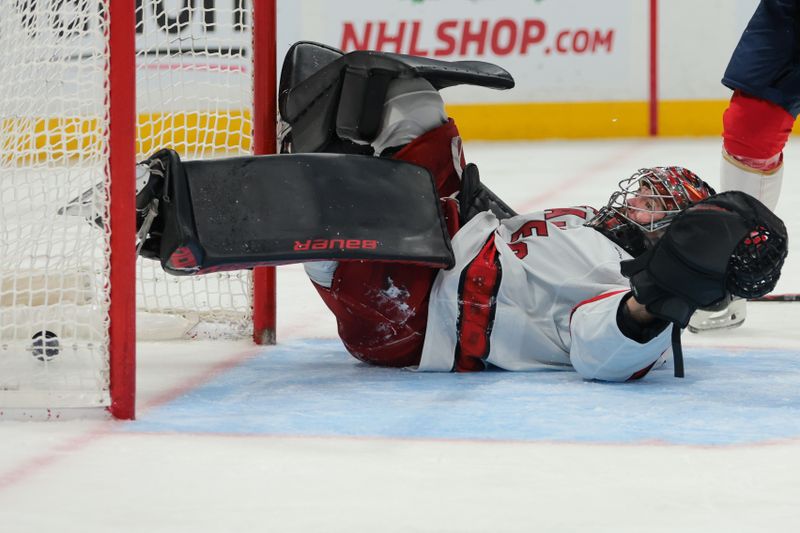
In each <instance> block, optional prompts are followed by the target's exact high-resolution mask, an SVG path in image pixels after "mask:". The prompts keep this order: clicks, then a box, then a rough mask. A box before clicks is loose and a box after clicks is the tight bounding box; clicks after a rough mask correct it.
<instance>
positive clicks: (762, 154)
mask: <svg viewBox="0 0 800 533" xmlns="http://www.w3.org/2000/svg"><path fill="white" fill-rule="evenodd" d="M723 123H724V126H725V131H724V133H723V138H724V146H723V153H722V161H721V163H720V186H721V187H720V188H721V190H723V191H729V190H736V191H742V192H745V193H747V194H749V195H751V196H753V197H754V198H757V199H758V200H760V201H761V202H762V203H763V204H764V205H766V206H767V207H768V208H769V209H771V210H775V207H776V206H777V205H778V198H779V196H780V191H781V185H782V183H783V148H784V146H785V145H786V141H787V139H788V137H789V134H790V133H791V131H792V126H793V124H794V117H793V116H792V115H791V114H790V113H789V112H787V111H786V110H785V109H783V108H782V107H780V106H778V105H776V104H774V103H772V102H769V101H767V100H764V99H761V98H755V97H752V96H749V95H747V94H744V93H742V92H740V91H736V92H735V93H734V95H733V97H732V98H731V102H730V106H729V107H728V109H727V110H726V111H725V114H724V115H723ZM746 316H747V302H746V301H745V300H743V299H737V298H734V299H732V300H731V301H729V302H722V303H720V304H718V305H717V306H714V307H713V308H710V309H699V310H698V311H697V312H696V313H695V314H694V315H693V316H692V319H691V321H690V323H689V331H691V332H693V333H700V332H703V331H712V330H718V329H729V328H735V327H738V326H741V325H742V323H744V320H745V318H746Z"/></svg>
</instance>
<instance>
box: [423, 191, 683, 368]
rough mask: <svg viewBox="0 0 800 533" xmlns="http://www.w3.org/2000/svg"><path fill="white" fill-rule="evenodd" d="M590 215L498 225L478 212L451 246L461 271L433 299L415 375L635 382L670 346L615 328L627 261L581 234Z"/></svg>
mask: <svg viewBox="0 0 800 533" xmlns="http://www.w3.org/2000/svg"><path fill="white" fill-rule="evenodd" d="M593 215H594V210H593V209H591V208H587V207H576V208H569V209H551V210H547V211H543V212H539V213H532V214H527V215H520V216H516V217H514V218H510V219H507V220H503V221H499V220H498V219H497V218H496V217H495V216H494V215H492V214H491V213H490V212H488V211H487V212H485V213H481V214H480V215H478V216H476V217H475V218H473V219H472V220H471V221H470V222H469V223H468V224H466V225H465V226H464V227H463V228H461V229H460V230H459V231H458V233H456V235H455V237H454V238H453V249H454V251H455V256H456V265H455V267H454V268H452V269H450V270H443V271H441V272H440V273H439V274H438V276H437V278H436V280H435V282H434V285H433V290H432V292H431V296H430V303H429V314H428V322H427V330H426V333H425V343H424V346H423V352H422V359H421V361H420V364H419V367H418V368H417V369H418V370H422V371H452V370H480V369H482V368H483V367H484V366H487V365H494V366H497V367H500V368H503V369H506V370H532V369H536V368H542V367H543V365H559V366H572V367H573V368H574V369H575V370H576V371H577V372H578V373H579V374H580V375H581V376H583V377H584V378H587V379H599V380H605V381H626V380H628V379H630V378H632V377H638V376H641V375H644V374H645V373H647V371H648V370H649V369H650V368H651V367H652V366H653V365H654V364H655V363H656V362H657V361H658V359H659V358H660V357H661V355H662V354H663V353H664V352H665V351H666V350H668V349H669V347H670V328H667V329H666V330H665V331H663V332H662V333H661V334H659V335H658V336H657V337H655V338H654V339H652V340H650V341H649V342H647V343H645V344H641V343H639V342H637V341H635V340H632V339H630V338H628V337H626V336H625V335H623V333H622V332H621V331H620V330H619V327H618V326H617V320H616V316H617V308H618V306H619V303H620V300H621V299H622V298H623V297H624V296H625V295H626V294H627V293H628V292H629V290H630V285H629V281H628V280H627V279H626V278H625V277H624V276H623V275H622V274H621V273H620V261H622V260H624V259H629V258H630V255H629V254H628V253H627V252H626V251H625V250H623V249H622V248H620V247H619V246H617V245H616V244H614V243H613V242H612V241H610V240H609V239H607V238H606V237H604V236H603V235H602V234H600V233H599V232H598V231H596V230H594V229H592V228H589V227H585V226H583V224H584V223H585V222H586V221H587V220H588V219H589V218H591V217H592V216H593Z"/></svg>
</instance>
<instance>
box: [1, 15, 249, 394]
mask: <svg viewBox="0 0 800 533" xmlns="http://www.w3.org/2000/svg"><path fill="white" fill-rule="evenodd" d="M109 4H110V0H106V1H105V2H97V1H93V2H89V1H85V0H49V1H48V0H8V1H4V2H0V94H2V95H3V98H0V258H2V261H1V262H0V407H3V408H6V407H14V406H17V405H22V406H26V407H35V406H48V407H49V406H61V407H71V406H80V407H84V406H91V405H107V404H108V402H109V394H108V389H109V370H110V369H109V362H108V361H109V357H108V321H109V319H108V308H109V291H108V263H109V257H110V254H109V232H108V229H107V228H106V229H105V230H102V229H100V228H99V227H98V226H97V225H96V224H93V223H91V222H93V221H95V220H105V219H107V217H106V211H107V209H108V184H107V183H106V181H107V180H106V176H107V175H108V171H107V168H106V165H107V158H108V144H107V132H108V129H109V124H108V119H107V108H106V107H107V102H108V86H107V82H106V80H107V58H108V41H107V35H108V32H107V22H106V17H105V12H104V10H105V9H107V6H108V5H109ZM195 4H202V5H200V6H195ZM247 4H248V3H245V2H242V1H241V0H227V1H226V0H218V1H216V2H212V3H208V2H203V3H200V2H169V1H168V2H164V1H156V0H142V1H138V2H137V14H136V48H137V57H136V88H137V115H138V123H137V152H138V158H139V159H143V158H145V157H146V156H148V155H149V154H150V153H151V152H153V151H155V150H156V149H158V148H163V147H171V148H173V149H175V150H177V151H178V152H179V153H180V155H181V157H182V158H184V159H186V160H191V159H197V158H204V157H211V156H215V157H217V156H223V155H238V154H244V153H249V152H250V148H251V144H252V136H251V121H250V107H251V100H252V91H251V81H250V77H251V72H250V63H249V62H250V58H249V45H250V39H251V37H250V27H249V20H248V19H249V12H248V9H247V7H246V6H247ZM207 6H210V7H207ZM97 184H104V185H101V186H99V187H97ZM87 191H91V192H90V193H86V192H87ZM86 194H88V196H87V195H86ZM82 195H83V198H82V200H81V206H80V211H81V214H82V216H66V215H65V214H64V212H65V209H67V208H68V206H70V205H72V204H74V200H75V199H76V198H81V197H82ZM73 207H74V206H73ZM137 270H138V274H137V276H138V280H137V308H138V310H139V313H137V329H138V335H139V337H140V338H143V339H149V338H152V339H158V338H174V337H177V336H181V335H184V336H219V335H224V336H231V335H242V334H249V333H250V331H251V330H250V322H251V317H250V290H251V289H250V287H251V281H250V277H249V274H248V273H246V272H234V273H224V274H215V275H212V276H206V277H203V278H168V277H167V276H166V275H164V274H163V273H162V272H161V270H160V267H159V266H158V264H157V263H155V262H147V261H142V260H139V263H138V268H137ZM148 317H155V318H149V319H148ZM169 317H172V318H169Z"/></svg>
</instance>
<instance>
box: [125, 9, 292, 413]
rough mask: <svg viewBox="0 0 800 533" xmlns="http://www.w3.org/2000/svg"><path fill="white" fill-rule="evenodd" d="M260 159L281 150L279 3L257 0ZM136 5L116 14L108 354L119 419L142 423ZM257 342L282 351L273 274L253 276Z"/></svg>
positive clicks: (256, 149) (255, 116)
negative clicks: (138, 404)
mask: <svg viewBox="0 0 800 533" xmlns="http://www.w3.org/2000/svg"><path fill="white" fill-rule="evenodd" d="M252 2H253V4H252V11H251V13H252V29H251V31H252V43H253V44H252V58H253V61H252V80H253V112H252V119H251V120H252V125H253V126H252V127H253V153H254V154H273V153H275V150H276V147H277V139H276V132H277V129H276V128H277V124H276V116H277V95H276V90H277V89H276V79H275V77H276V69H277V64H276V42H275V28H276V15H277V13H276V0H252ZM134 7H135V3H134V2H119V1H116V2H114V4H113V6H112V7H111V8H110V9H109V49H110V51H111V53H110V54H109V114H110V117H109V119H110V121H109V172H110V180H109V181H110V197H111V199H110V209H109V211H110V213H111V216H110V226H111V269H110V280H111V298H110V302H111V303H110V310H109V317H110V320H109V339H110V341H109V354H110V358H111V365H110V366H111V376H110V380H111V384H110V387H111V405H110V407H109V409H110V411H111V413H112V415H113V416H114V417H116V418H121V419H132V418H134V416H135V390H136V381H135V380H136V378H135V375H136V365H135V360H136V356H135V348H134V347H135V342H132V339H135V328H136V326H135V317H136V289H135V286H134V283H135V279H136V273H135V270H134V265H135V263H136V256H135V243H134V238H133V237H134V235H135V233H136V230H135V216H134V212H135V202H134V196H135V194H134V183H135V176H134V168H135V167H134V165H135V162H136V150H135V142H136V132H135V128H134V125H135V124H136V123H137V116H136V93H135V91H136V84H135V80H136V75H135V72H136V65H135V58H136V42H135V33H134V30H135V26H136V13H135V10H134ZM252 281H253V293H252V298H253V317H252V320H253V340H254V341H255V342H256V343H257V344H274V343H275V322H276V279H275V268H274V267H263V268H258V269H256V270H255V271H254V272H253V280H252Z"/></svg>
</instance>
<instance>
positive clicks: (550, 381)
mask: <svg viewBox="0 0 800 533" xmlns="http://www.w3.org/2000/svg"><path fill="white" fill-rule="evenodd" d="M465 151H466V154H467V158H468V160H470V161H473V162H475V163H477V164H478V165H479V167H480V168H481V175H482V178H483V180H484V181H485V182H486V183H487V184H488V185H489V186H490V187H491V188H492V189H493V190H494V191H495V192H496V193H497V194H498V195H500V196H501V197H502V198H504V199H505V200H506V201H508V203H510V204H511V205H512V206H513V207H515V208H516V209H518V210H520V211H528V210H531V211H532V210H536V209H540V208H545V207H563V206H569V205H582V204H589V205H595V206H599V205H600V204H602V203H603V202H604V201H605V200H606V198H607V197H608V195H609V193H610V191H611V189H612V187H613V186H614V185H615V183H616V181H617V180H619V179H621V178H623V177H626V176H628V175H629V174H630V173H632V171H633V170H634V169H636V168H638V167H643V166H654V165H666V164H679V165H683V166H686V167H688V168H690V169H692V170H694V171H696V172H698V173H699V174H700V175H701V176H704V177H706V178H707V179H708V180H709V181H710V182H711V183H712V185H717V184H718V179H717V178H716V169H717V167H718V164H719V151H720V144H719V141H718V139H675V140H670V139H667V140H663V139H661V140H654V139H631V140H609V141H585V142H580V141H578V142H574V141H573V142H561V141H550V142H539V143H501V144H490V143H467V144H466V146H465ZM798 173H800V145H798V143H796V142H794V141H792V142H791V143H790V146H789V147H788V148H787V150H786V177H785V183H784V193H783V195H782V197H781V202H780V204H779V206H778V214H779V215H781V216H782V217H784V219H785V221H786V222H787V226H788V228H789V233H790V235H795V233H796V232H797V230H798V226H800V213H798V212H797V209H795V208H794V206H795V205H796V204H798V199H800V182H798V181H797V180H796V179H793V178H794V176H795V175H797V174H798ZM792 242H793V241H792ZM278 286H279V291H280V292H279V305H278V310H279V311H278V312H279V315H278V339H279V343H280V344H279V345H278V346H277V347H273V348H255V347H252V346H250V345H249V344H248V343H246V342H230V343H214V342H209V341H197V342H172V343H167V342H163V343H140V344H139V345H138V351H139V367H138V383H139V390H140V394H139V401H138V420H137V421H135V422H132V423H118V422H113V421H108V420H102V419H100V420H98V419H81V420H70V421H61V422H14V421H2V422H0V450H1V451H2V453H0V524H3V526H2V528H3V531H13V532H16V531H50V530H55V531H60V532H62V531H81V532H95V531H96V532H101V531H103V532H105V531H115V532H116V531H125V532H127V531H131V532H133V531H148V532H151V531H170V532H174V531H192V532H193V533H198V532H206V531H208V532H212V531H214V532H216V531H282V532H283V531H348V532H353V531H436V532H439V531H570V532H572V531H614V532H628V531H630V532H633V531H636V532H639V531H678V530H679V531H698V532H700V531H702V532H706V531H759V532H762V531H770V532H773V531H795V530H796V524H797V523H798V520H799V519H800V510H798V508H797V504H796V498H797V495H798V494H799V493H800V482H798V474H797V472H798V468H799V467H800V392H798V391H800V358H798V351H800V328H798V326H797V323H798V318H799V317H800V303H783V304H782V303H760V304H750V305H749V309H748V314H749V317H748V320H747V322H746V323H745V325H744V326H743V327H741V328H739V329H735V330H731V331H728V332H724V333H719V334H714V335H703V336H699V335H692V334H689V333H686V334H684V345H685V359H686V373H687V377H686V378H685V379H683V380H679V379H676V378H673V377H672V372H671V370H670V369H669V368H665V369H661V370H658V371H655V372H653V373H651V375H649V376H648V377H647V378H645V379H644V380H643V381H641V382H638V383H632V384H621V385H620V384H602V383H592V382H585V381H582V380H581V379H579V378H578V377H577V376H576V375H575V374H574V373H572V372H568V371H545V372H536V373H525V374H522V373H504V372H489V373H482V374H473V375H455V374H415V373H411V372H407V371H399V370H387V369H378V368H372V367H369V366H366V365H363V364H361V363H358V362H357V361H355V360H354V359H352V358H350V357H349V356H348V355H347V354H346V353H345V352H344V350H343V348H342V347H341V345H340V344H339V342H338V341H337V340H336V325H335V322H334V320H333V318H332V317H331V316H330V314H329V313H328V312H327V310H326V309H325V308H324V306H323V305H322V303H321V302H320V301H319V299H318V297H317V296H316V294H315V291H314V289H313V288H312V287H311V286H310V284H309V282H308V280H307V279H306V277H305V275H304V273H303V269H302V268H301V267H299V266H289V267H285V268H284V267H282V268H280V269H279V273H278ZM798 291H800V265H798V264H797V262H796V260H795V256H794V254H792V253H790V256H789V259H788V261H787V265H786V268H785V274H784V277H783V279H782V281H781V282H780V284H779V287H778V292H798Z"/></svg>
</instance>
